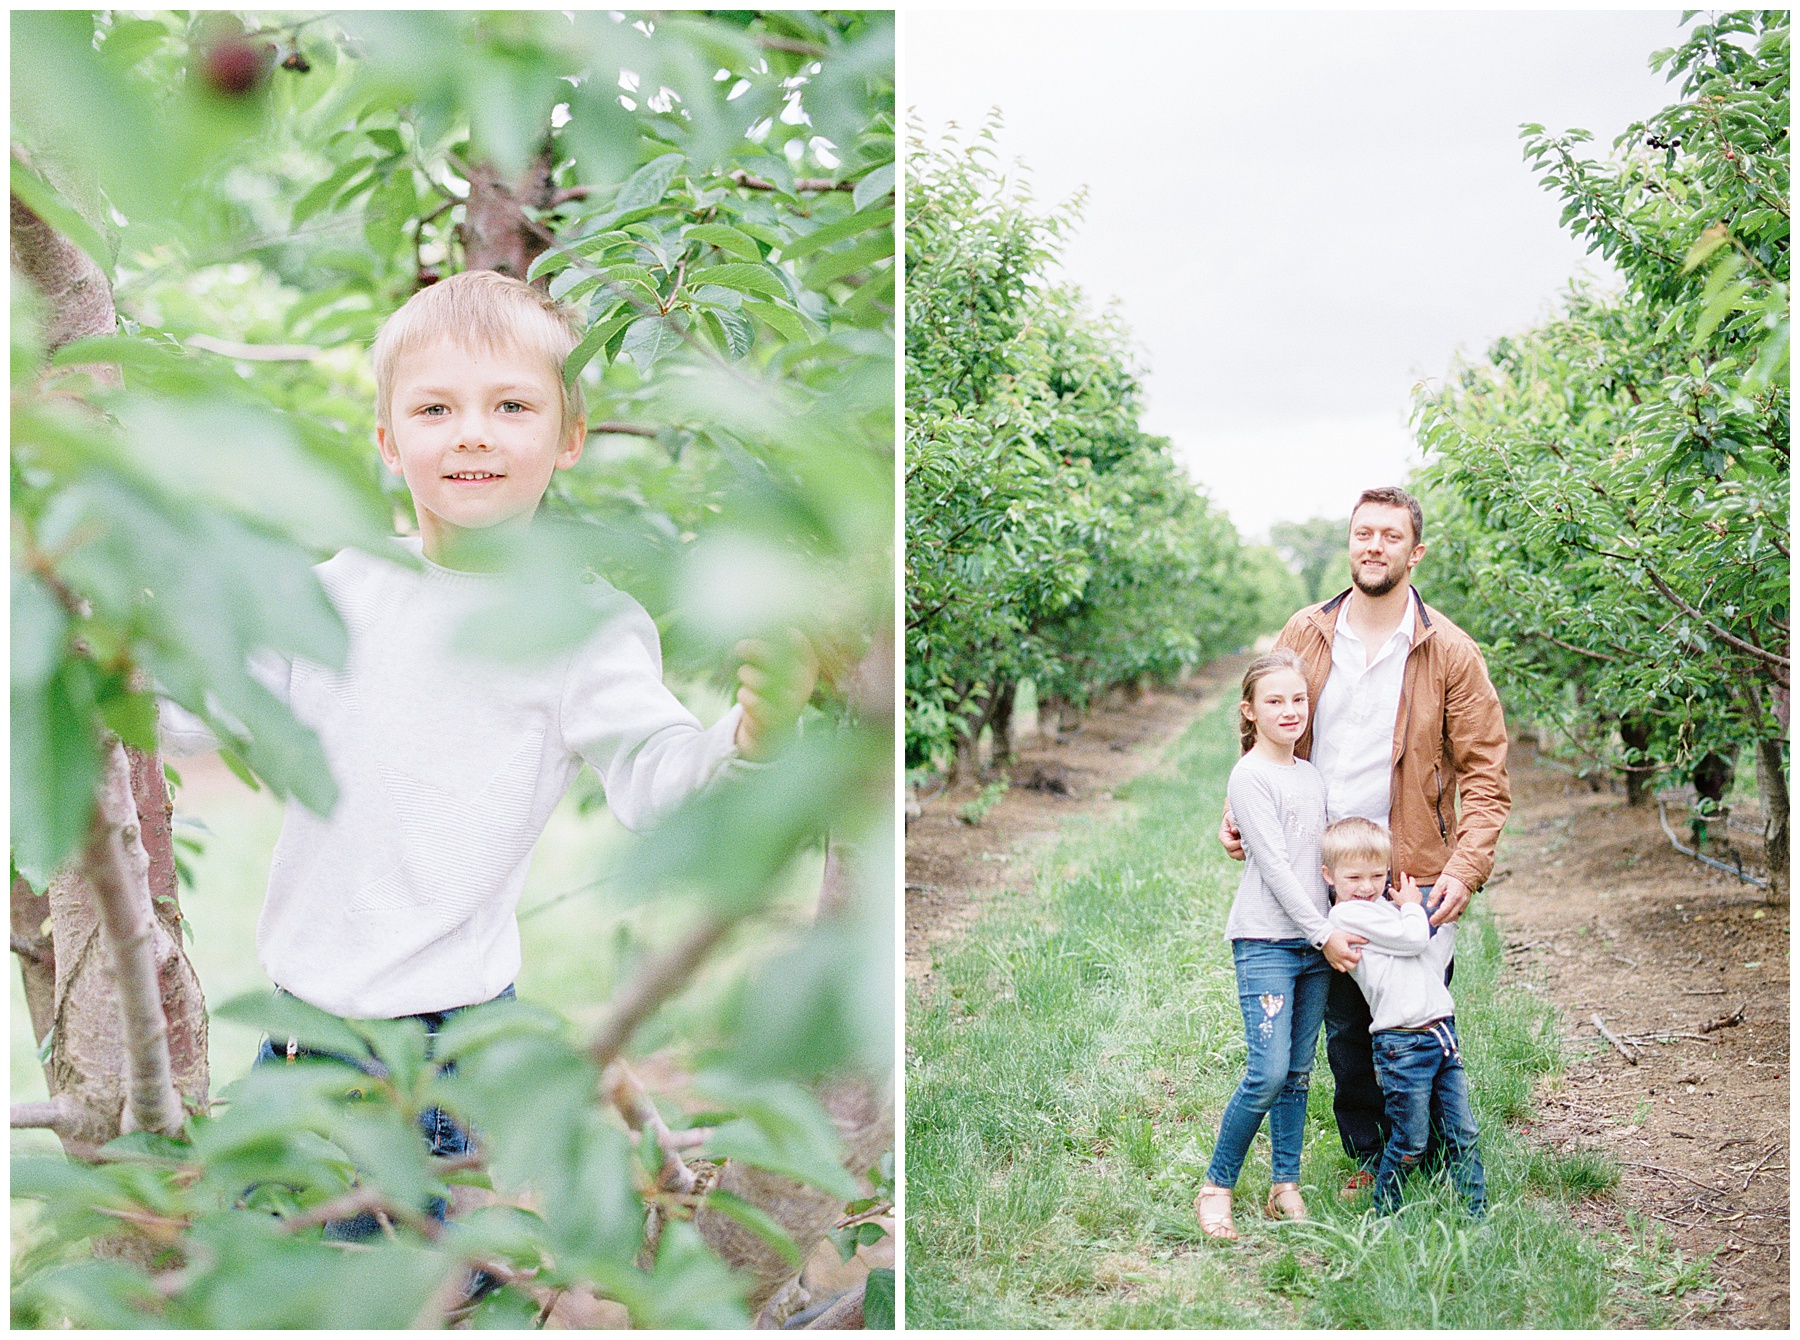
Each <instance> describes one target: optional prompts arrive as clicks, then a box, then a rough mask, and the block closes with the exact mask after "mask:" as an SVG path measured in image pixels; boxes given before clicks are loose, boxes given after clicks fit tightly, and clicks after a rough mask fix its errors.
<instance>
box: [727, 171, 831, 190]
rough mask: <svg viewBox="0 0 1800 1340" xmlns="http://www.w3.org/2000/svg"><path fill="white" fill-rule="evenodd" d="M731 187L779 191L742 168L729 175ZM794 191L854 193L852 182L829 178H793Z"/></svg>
mask: <svg viewBox="0 0 1800 1340" xmlns="http://www.w3.org/2000/svg"><path fill="white" fill-rule="evenodd" d="M729 177H730V180H731V182H732V184H733V185H736V186H742V187H743V188H744V189H745V190H748V191H779V190H780V189H781V187H779V186H777V185H776V184H775V183H774V182H772V181H767V180H765V179H763V178H762V177H754V176H752V175H751V174H750V173H748V172H746V171H744V169H743V168H735V169H733V170H732V172H731V173H730V174H729ZM794 189H795V190H796V191H854V190H855V189H856V183H855V182H853V181H833V180H832V179H831V178H830V177H795V178H794Z"/></svg>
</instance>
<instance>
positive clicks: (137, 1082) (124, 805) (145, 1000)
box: [83, 739, 182, 1135]
mask: <svg viewBox="0 0 1800 1340" xmlns="http://www.w3.org/2000/svg"><path fill="white" fill-rule="evenodd" d="M98 800H99V807H98V811H97V813H96V814H95V816H94V823H93V828H92V830H91V832H90V834H89V837H88V844H87V850H86V853H85V855H84V857H83V864H84V867H85V869H86V872H87V875H88V878H89V880H90V881H91V883H92V887H93V892H94V901H95V904H96V910H97V911H98V912H99V921H100V933H101V937H102V939H103V940H104V942H105V943H106V945H107V948H108V949H109V950H110V951H111V955H112V962H113V973H114V980H115V981H116V983H117V985H118V991H119V1006H120V1013H121V1015H122V1021H123V1024H124V1030H125V1054H126V1069H127V1090H126V1093H127V1097H126V1107H127V1111H128V1112H129V1114H130V1117H131V1120H132V1122H133V1123H135V1125H136V1127H137V1128H138V1129H141V1130H148V1131H156V1132H158V1133H160V1134H163V1135H177V1134H179V1133H180V1131H181V1122H182V1112H181V1098H180V1095H179V1094H178V1093H177V1092H176V1090H175V1081H174V1078H173V1074H172V1071H171V1069H170V1065H169V1025H168V1020H167V1018H166V1017H165V1016H164V1014H163V1007H162V990H161V987H160V985H159V983H158V981H157V971H156V960H155V955H154V954H153V952H152V949H153V940H154V933H153V928H154V926H155V924H156V923H155V918H154V916H153V915H152V912H151V904H150V878H149V876H150V857H149V854H148V853H147V852H146V851H145V850H144V843H143V838H142V829H141V828H140V826H139V823H138V814H137V805H136V802H135V800H134V799H133V797H132V792H131V765H130V763H129V761H128V760H127V759H126V757H125V746H124V745H123V744H121V743H120V742H119V741H118V740H116V739H114V740H112V741H110V742H109V744H108V745H107V748H106V760H105V765H104V769H103V771H102V773H101V783H100V788H99V794H98Z"/></svg>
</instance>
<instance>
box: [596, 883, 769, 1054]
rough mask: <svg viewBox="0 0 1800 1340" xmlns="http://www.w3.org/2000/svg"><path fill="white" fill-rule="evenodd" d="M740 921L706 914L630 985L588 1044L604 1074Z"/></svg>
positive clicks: (619, 996) (714, 914)
mask: <svg viewBox="0 0 1800 1340" xmlns="http://www.w3.org/2000/svg"><path fill="white" fill-rule="evenodd" d="M736 921H737V919H736V918H735V917H721V916H719V915H718V914H716V913H713V914H710V915H708V916H706V917H705V918H704V919H702V921H701V922H700V924H699V925H697V926H695V927H694V929H693V930H691V931H689V932H688V933H687V935H686V937H685V938H683V939H682V941H681V943H679V944H678V945H676V946H675V948H673V949H671V950H670V951H669V952H668V953H667V954H664V955H663V956H662V957H661V958H659V959H657V960H655V961H654V962H653V963H651V964H650V965H649V967H647V968H645V969H644V971H643V972H641V973H639V974H638V976H637V978H636V979H635V980H633V981H631V982H629V983H627V984H626V986H625V989H624V990H623V991H621V992H620V993H619V995H618V1003H617V1004H615V1005H614V1006H613V1011H612V1013H611V1014H610V1015H608V1016H607V1018H606V1021H605V1022H604V1023H602V1024H601V1025H600V1029H599V1031H598V1032H597V1033H595V1034H594V1040H593V1041H592V1042H590V1043H589V1044H588V1055H589V1057H591V1058H592V1059H593V1062H594V1064H595V1066H597V1067H598V1068H599V1070H600V1071H601V1073H602V1074H604V1073H605V1071H606V1067H607V1066H609V1065H611V1064H612V1063H613V1062H614V1061H616V1060H617V1059H618V1057H619V1053H620V1052H622V1051H624V1050H625V1044H626V1043H627V1042H629V1041H631V1035H632V1034H633V1033H635V1032H637V1030H638V1026H639V1025H640V1024H642V1023H643V1022H644V1020H646V1019H648V1018H649V1017H650V1016H651V1014H653V1013H654V1012H655V1010H656V1007H657V1006H659V1005H661V1004H662V1003H663V1002H664V1001H665V1000H667V999H669V997H671V996H673V995H675V994H676V993H677V992H679V991H680V990H681V989H682V988H683V987H685V986H686V985H687V984H688V979H689V978H690V977H692V976H693V975H694V970H695V969H696V968H698V967H699V966H700V965H701V964H702V963H703V962H705V961H706V958H707V956H708V955H710V954H711V953H712V951H713V950H714V949H716V948H717V947H718V944H719V941H721V940H723V939H724V938H725V933H726V932H727V931H729V930H730V929H731V928H732V926H734V925H735V924H736Z"/></svg>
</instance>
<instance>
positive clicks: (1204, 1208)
mask: <svg viewBox="0 0 1800 1340" xmlns="http://www.w3.org/2000/svg"><path fill="white" fill-rule="evenodd" d="M1194 1216H1195V1217H1196V1218H1197V1219H1199V1221H1200V1231H1201V1232H1202V1233H1204V1234H1206V1236H1207V1237H1209V1238H1212V1239H1213V1240H1214V1241H1216V1242H1236V1241H1237V1237H1238V1233H1237V1225H1236V1224H1235V1223H1233V1222H1232V1220H1231V1188H1230V1187H1223V1186H1214V1185H1213V1184H1212V1183H1211V1182H1208V1183H1206V1185H1204V1186H1202V1187H1201V1188H1200V1194H1199V1195H1198V1196H1195V1197H1194Z"/></svg>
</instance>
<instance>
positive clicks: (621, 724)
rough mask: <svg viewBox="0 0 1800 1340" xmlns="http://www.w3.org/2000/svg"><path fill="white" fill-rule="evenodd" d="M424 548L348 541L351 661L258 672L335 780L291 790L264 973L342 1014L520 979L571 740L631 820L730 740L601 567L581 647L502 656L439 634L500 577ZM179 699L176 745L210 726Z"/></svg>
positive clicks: (326, 566) (419, 1005)
mask: <svg viewBox="0 0 1800 1340" xmlns="http://www.w3.org/2000/svg"><path fill="white" fill-rule="evenodd" d="M400 543H402V544H405V545H408V546H409V547H410V548H411V550H412V552H413V554H414V555H415V556H418V553H419V546H418V541H417V540H411V541H401V542H400ZM420 561H421V562H424V563H425V566H424V570H423V571H413V570H410V569H408V568H406V567H403V566H401V565H399V564H397V563H392V562H388V561H385V560H382V559H379V558H375V557H372V556H370V555H368V554H366V553H362V552H360V551H358V550H353V549H347V550H345V551H344V552H343V553H340V554H339V555H337V557H335V558H333V559H331V560H330V561H328V562H326V563H322V564H320V565H319V567H318V568H317V572H318V574H319V579H320V582H321V583H322V584H323V585H324V587H325V590H326V593H327V594H328V595H329V596H330V597H331V600H332V603H333V604H334V605H336V606H337V609H338V612H339V613H340V614H341V615H342V616H343V619H344V623H345V625H346V626H347V628H348V630H349V654H348V656H347V658H346V661H345V665H344V668H343V670H342V671H333V670H330V669H327V668H326V667H324V666H322V665H318V664H315V663H313V662H311V661H307V660H305V659H296V660H295V661H293V662H292V664H291V665H283V667H282V671H284V672H285V676H286V677H285V680H282V679H280V678H279V674H280V673H281V672H277V675H276V676H275V678H276V682H274V683H273V684H271V687H273V688H274V689H276V691H277V692H279V693H281V695H282V696H283V697H284V698H285V699H286V700H287V701H288V703H289V704H290V706H291V707H292V709H293V712H294V715H295V716H296V717H298V718H299V719H300V720H301V721H303V722H305V723H306V724H307V725H309V726H311V727H312V728H313V729H314V730H316V731H317V732H318V734H319V739H320V742H321V743H322V744H323V746H324V750H325V755H326V758H327V759H328V760H329V761H330V764H331V772H332V776H333V777H334V778H335V779H336V780H337V784H338V792H339V794H338V802H337V805H336V807H335V808H334V809H333V810H332V813H331V816H330V817H329V818H324V819H322V818H320V817H319V816H318V815H316V814H314V813H313V812H312V811H310V810H308V809H307V808H306V807H305V806H303V805H301V804H300V803H298V802H297V801H289V802H288V807H287V814H286V817H285V819H284V821H283V823H282V828H281V837H280V839H279V840H278V841H277V843H276V847H275V854H274V858H273V860H272V862H271V863H270V867H269V890H268V896H267V899H266V900H265V902H264V904H263V911H262V918H261V920H260V921H259V922H258V924H257V929H256V946H257V953H258V957H259V958H260V960H261V962H262V966H263V969H264V971H266V972H267V973H268V974H269V979H270V980H271V981H273V982H274V983H275V984H276V985H277V986H280V987H282V988H284V989H285V990H287V991H289V992H292V993H293V994H294V995H296V996H298V997H300V998H301V999H302V1000H305V1001H307V1002H309V1003H311V1004H313V1005H316V1006H318V1007H319V1008H320V1009H323V1010H329V1011H330V1012H331V1013H333V1014H337V1015H341V1016H344V1017H346V1018H361V1019H371V1018H395V1017H398V1016H400V1015H406V1014H421V1013H425V1012H428V1011H437V1010H445V1009H450V1008H452V1007H454V1006H458V1005H469V1004H473V1003H475V1002H477V1001H483V1000H488V999H490V998H492V997H493V996H495V995H497V994H499V992H500V991H501V990H503V989H504V988H505V987H506V986H507V985H508V984H509V983H510V982H512V981H513V979H514V978H515V977H516V976H517V974H518V971H519V928H518V922H517V920H516V918H515V915H514V913H515V910H516V909H517V907H518V903H519V894H520V891H521V889H522V888H523V886H524V883H525V872H526V867H527V866H528V864H529V863H530V859H531V849H532V847H533V846H534V845H535V844H536V842H537V839H538V835H539V834H540V833H542V832H543V829H544V824H545V823H546V821H547V820H548V819H549V817H550V813H551V811H552V810H553V809H554V808H555V807H556V803H557V801H558V800H560V799H561V798H562V796H563V793H564V792H566V791H567V790H568V789H569V786H570V784H571V783H572V782H573V781H574V780H575V776H576V774H577V773H578V772H579V771H580V770H581V766H582V763H583V762H584V761H585V762H587V763H589V764H591V765H592V766H593V768H594V770H595V771H596V772H597V773H599V775H600V780H601V782H602V784H603V785H604V787H605V789H606V801H607V806H608V808H610V809H611V810H612V812H613V814H614V815H616V816H617V817H618V819H619V821H620V822H621V823H623V824H624V825H625V826H626V827H627V828H630V829H634V830H636V829H641V828H644V827H646V826H648V825H650V824H653V823H654V822H655V821H656V820H657V819H659V818H660V817H662V816H663V815H664V814H666V813H667V812H668V811H669V810H671V809H672V808H674V807H675V806H676V805H678V804H679V803H680V802H681V801H682V800H683V799H684V798H686V797H687V796H688V795H690V794H692V793H693V792H694V791H696V790H698V789H699V788H700V787H702V786H704V785H705V784H706V783H707V782H708V781H709V780H711V779H712V777H713V776H714V775H715V774H716V773H718V771H719V770H720V768H721V767H722V766H723V765H724V764H726V763H727V761H728V760H731V759H733V758H735V757H736V748H735V745H734V743H733V740H734V736H735V733H736V730H737V723H738V719H739V717H740V716H741V709H739V708H736V707H733V708H732V709H731V711H730V712H728V713H726V715H725V716H724V717H723V718H722V719H721V720H720V721H719V722H717V723H716V724H715V725H713V726H712V727H710V728H702V727H701V725H700V722H699V721H698V720H697V719H696V718H695V717H694V715H693V714H692V713H691V712H689V711H688V710H687V709H686V708H685V707H683V706H682V705H681V704H680V702H678V701H677V700H676V698H675V695H674V694H672V693H671V692H669V690H668V688H667V687H665V686H664V684H663V681H662V649H661V644H660V642H659V640H658V637H657V632H656V625H655V624H654V623H653V622H651V620H650V617H649V615H647V614H646V613H645V612H644V610H643V608H642V607H641V606H639V605H638V604H637V603H636V602H635V601H633V600H631V599H630V598H629V597H626V596H624V595H622V594H620V593H618V592H616V591H613V590H612V589H611V588H610V587H606V586H604V585H601V586H600V587H598V588H597V596H598V598H601V599H604V600H606V601H607V602H608V608H609V610H612V611H613V612H612V613H611V615H610V617H608V618H607V620H606V621H605V623H604V624H603V625H602V626H601V627H600V629H599V630H598V631H597V632H595V633H594V635H593V636H592V637H590V638H589V639H588V640H587V641H586V642H585V643H583V644H582V645H581V646H580V647H578V648H576V649H575V650H574V651H572V652H569V653H566V654H564V655H562V656H559V657H557V658H555V659H554V660H551V661H547V662H543V663H539V664H535V665H529V666H525V667H519V666H515V665H511V664H497V663H494V662H491V661H485V660H475V659H470V658H468V657H466V656H463V655H460V654H458V653H456V652H454V651H452V650H451V647H452V645H453V643H454V641H455V639H456V637H457V632H458V627H459V625H460V624H461V622H462V621H463V619H464V617H465V616H466V615H467V614H468V613H469V612H470V611H471V610H472V609H475V608H477V607H479V606H480V605H481V604H482V603H483V602H484V601H485V600H487V599H490V598H491V595H492V592H493V587H492V586H491V583H492V582H493V581H494V580H495V579H494V578H491V577H486V576H482V575H479V574H473V573H464V572H455V571H452V570H451V569H448V568H443V567H439V566H437V565H436V564H433V563H430V562H428V561H425V560H423V559H421V560H420ZM615 602H616V603H615ZM169 715H173V716H177V717H179V716H185V715H186V714H180V713H177V714H169ZM187 720H188V722H189V723H190V729H189V730H187V731H184V730H183V729H182V727H181V724H180V722H179V721H178V720H177V721H171V722H170V725H169V727H168V728H167V729H166V730H165V733H164V744H165V748H166V749H168V750H169V752H172V753H180V752H184V751H185V752H197V749H196V746H197V747H198V749H204V748H208V747H216V742H215V741H211V740H210V738H208V737H205V736H204V732H202V733H201V735H200V736H199V737H196V736H195V734H194V732H193V731H192V730H191V726H192V725H195V724H198V723H196V722H194V720H193V718H191V717H189V718H188V719H187Z"/></svg>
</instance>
